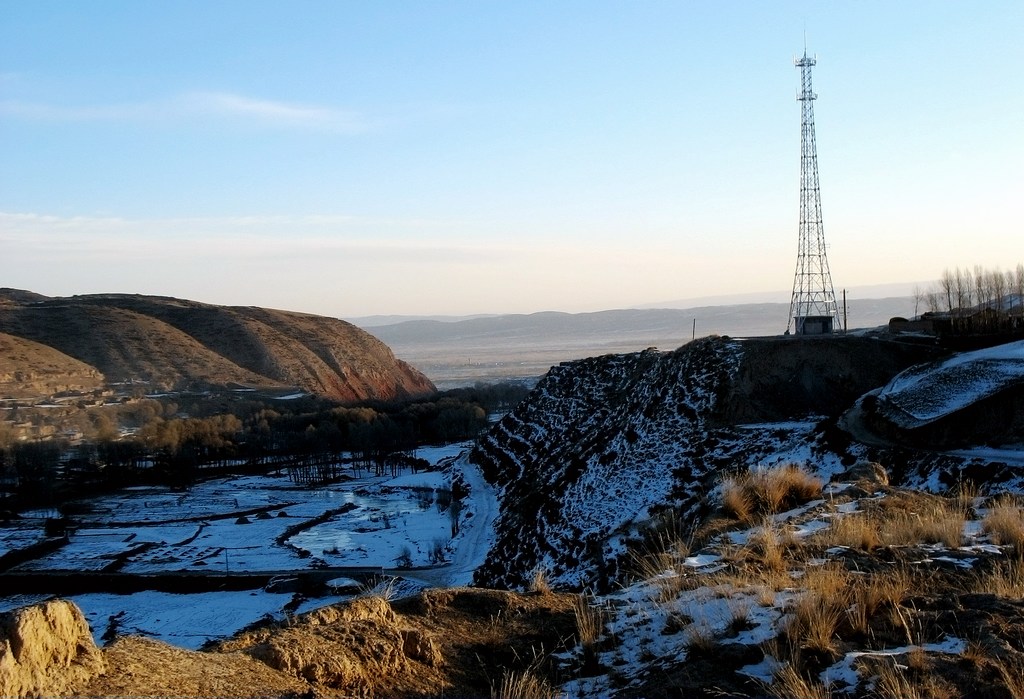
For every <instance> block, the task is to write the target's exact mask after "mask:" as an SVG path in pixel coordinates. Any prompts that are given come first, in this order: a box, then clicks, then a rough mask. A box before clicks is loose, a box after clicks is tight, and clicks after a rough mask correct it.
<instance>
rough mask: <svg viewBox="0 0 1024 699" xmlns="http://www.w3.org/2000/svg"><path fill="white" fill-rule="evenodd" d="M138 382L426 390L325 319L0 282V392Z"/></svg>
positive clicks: (367, 340) (325, 391) (363, 392)
mask: <svg viewBox="0 0 1024 699" xmlns="http://www.w3.org/2000/svg"><path fill="white" fill-rule="evenodd" d="M124 381H133V382H140V383H145V384H149V385H151V386H152V387H153V388H154V389H183V388H200V387H201V388H208V387H227V386H232V385H239V386H246V387H260V388H292V387H294V388H298V389H301V390H303V391H306V392H308V393H312V394H316V395H320V396H325V397H329V398H334V399H336V400H341V401H346V402H350V401H359V400H363V399H367V398H377V399H384V400H387V399H392V398H403V397H409V396H415V395H422V394H426V393H430V392H432V391H433V390H434V386H433V384H432V383H431V382H430V380H429V379H428V378H427V377H426V376H424V375H423V374H422V373H420V372H419V371H417V370H416V369H414V368H412V367H411V366H409V365H408V364H406V363H405V362H403V361H401V360H398V359H396V358H395V356H394V354H392V352H391V350H390V349H389V348H388V347H387V346H386V345H385V344H384V343H383V342H381V341H380V340H378V339H377V338H375V337H373V336H372V335H370V334H369V333H367V332H366V331H364V330H361V329H360V328H357V327H356V326H354V325H352V324H350V323H346V322H345V321H342V320H338V319H336V318H327V317H323V316H315V315H308V314H304V313H293V312H288V311H278V310H271V309H265V308H256V307H252V306H245V307H240V306H230V307H229V306H216V305H211V304H204V303H198V302H195V301H187V300H182V299H175V298H167V297H156V296H138V295H128V294H96V295H83V296H71V297H66V298H47V297H45V296H41V295H39V294H34V293H32V292H27V291H21V290H16V289H0V394H2V395H17V393H18V392H19V391H20V392H25V391H28V392H30V393H31V392H36V393H39V392H42V393H47V392H53V391H55V390H83V389H88V388H91V387H94V386H96V385H97V384H98V383H103V382H105V383H116V382H124Z"/></svg>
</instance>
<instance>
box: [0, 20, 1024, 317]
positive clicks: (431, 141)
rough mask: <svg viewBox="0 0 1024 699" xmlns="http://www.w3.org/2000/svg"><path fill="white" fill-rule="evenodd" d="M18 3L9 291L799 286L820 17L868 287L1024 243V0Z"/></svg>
mask: <svg viewBox="0 0 1024 699" xmlns="http://www.w3.org/2000/svg"><path fill="white" fill-rule="evenodd" d="M0 4H2V10H0V286H11V287H17V288H27V289H31V290H33V291H37V292H40V293H44V294H50V295H70V294H75V293H96V292H126V293H147V294H162V295H170V296H179V297H185V298H192V299H196V300H201V301H209V302H212V303H227V304H243V305H262V306H271V307H278V308H288V309H293V310H301V311H309V312H314V313H324V314H328V315H335V316H340V317H356V316H364V315H371V314H468V313H498V312H531V311H539V310H566V311H590V310H599V309H605V308H621V307H630V306H635V305H642V304H652V303H660V302H668V301H673V300H679V299H695V298H702V297H710V296H715V297H720V296H725V295H742V294H755V293H760V292H765V293H766V294H767V296H766V298H775V299H776V300H780V301H786V300H788V294H789V288H790V286H791V284H792V274H793V269H794V265H795V256H796V243H797V240H796V232H797V217H798V206H797V205H798V191H797V187H798V169H799V119H800V109H799V103H798V102H797V101H796V99H795V97H796V93H797V90H798V86H799V72H798V70H797V69H796V68H795V67H794V66H793V64H792V61H793V58H794V56H796V55H798V54H800V53H801V52H802V51H803V42H804V34H805V31H806V41H807V46H808V50H809V52H810V53H813V54H816V55H817V57H818V64H817V66H816V68H815V72H814V87H815V91H816V92H817V93H818V96H819V99H818V100H817V101H816V102H815V116H816V122H817V145H818V156H819V169H820V173H821V187H822V205H823V216H824V226H825V235H826V238H827V240H828V243H829V246H830V247H829V260H830V263H831V268H832V274H833V278H834V280H835V284H836V287H837V290H838V289H840V288H851V289H858V288H863V287H866V286H869V285H881V284H892V283H907V284H912V283H914V282H922V281H927V280H929V279H934V278H937V277H938V276H939V275H940V274H941V272H942V270H943V269H945V268H947V267H953V266H956V265H967V266H972V267H973V266H974V265H982V266H985V267H996V266H1000V267H1002V268H1004V269H1005V268H1008V267H1013V266H1015V265H1016V264H1017V263H1018V262H1021V261H1022V260H1024V245H1022V244H1021V242H1020V241H1021V239H1022V236H1021V230H1022V226H1021V221H1022V213H1024V204H1022V201H1024V196H1021V192H1024V177H1022V174H1021V171H1022V166H1021V163H1024V136H1022V127H1024V123H1022V121H1024V119H1022V115H1024V89H1022V88H1024V80H1022V77H1021V76H1022V74H1024V42H1021V40H1020V37H1021V36H1022V35H1024V3H1021V2H1019V0H1013V1H1012V2H1010V1H1008V2H985V3H962V2H941V1H940V2H899V3H892V2H870V1H869V2H857V3H814V2H772V3H755V2H738V1H737V2H703V3H697V2H681V1H677V2H625V1H620V2H608V1H601V0H588V1H583V0H580V1H575V2H550V1H549V2H515V3H512V2H481V1H474V2H435V3H428V2H412V1H409V2H397V1H395V2H342V1H340V0H339V1H336V2H313V1H306V2H291V3H283V2H258V1H253V0H245V1H244V2H231V1H222V2H211V1H208V0H203V1H201V2H200V1H196V2H191V1H188V0H177V1H175V2H155V1H153V2H145V1H141V0H136V1H131V2H127V1H126V2H111V1H105V0H93V1H91V2H87V3H86V2H76V1H73V0H67V1H65V2H56V1H47V0H41V1H39V2H21V1H18V2H14V1H12V0H0ZM864 293H868V292H867V291H865V292H864Z"/></svg>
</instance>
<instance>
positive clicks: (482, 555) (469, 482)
mask: <svg viewBox="0 0 1024 699" xmlns="http://www.w3.org/2000/svg"><path fill="white" fill-rule="evenodd" d="M468 457H469V452H468V451H464V452H463V453H462V454H461V455H460V456H459V458H458V459H457V460H456V461H455V463H453V464H452V466H451V468H452V471H453V477H454V474H455V473H461V474H462V478H463V480H464V481H465V483H466V486H467V487H468V488H469V497H468V498H467V502H466V503H465V513H464V514H463V516H462V518H461V522H462V524H461V529H460V531H459V533H458V535H457V536H456V537H455V539H453V540H452V543H453V544H454V546H455V552H454V554H453V555H452V560H451V562H449V563H448V564H446V565H443V566H438V567H437V568H429V569H419V570H394V571H386V572H388V573H393V574H395V575H400V576H401V577H403V578H408V579H410V580H417V581H419V582H423V583H426V584H428V585H431V586H433V587H462V586H466V585H471V584H472V583H473V571H475V570H476V569H477V568H479V567H480V566H481V565H483V562H484V560H485V559H486V558H487V553H488V551H490V549H491V546H492V545H493V544H494V520H495V519H496V518H497V517H498V510H499V508H498V496H497V494H496V493H495V492H494V488H493V487H491V484H490V483H488V482H487V481H486V480H485V479H484V474H483V473H481V472H480V469H479V468H478V467H477V466H476V465H474V464H471V463H470V462H469V458H468ZM471 513H472V514H471Z"/></svg>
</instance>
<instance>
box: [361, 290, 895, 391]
mask: <svg viewBox="0 0 1024 699" xmlns="http://www.w3.org/2000/svg"><path fill="white" fill-rule="evenodd" d="M840 303H841V302H840ZM846 311H847V317H848V321H849V327H850V328H872V327H877V326H880V325H885V324H886V323H888V321H889V319H890V318H892V317H893V316H904V317H907V316H910V315H913V312H914V301H913V298H912V297H909V296H906V297H891V298H882V299H852V298H851V299H848V300H847V305H846ZM788 314H789V304H784V303H746V304H736V305H730V306H701V307H696V308H684V309H677V308H660V309H621V310H611V311H599V312H596V313H559V312H542V313H532V314H529V315H496V316H476V317H468V318H458V317H449V318H438V317H433V318H414V319H406V320H403V321H401V322H395V323H390V324H375V323H376V322H379V320H381V317H379V316H378V317H375V318H371V319H364V320H360V319H355V320H354V322H356V323H357V324H360V323H365V327H367V328H368V329H370V330H371V332H373V334H374V335H376V336H377V337H379V338H380V339H381V340H383V341H384V342H386V343H387V344H388V346H390V347H391V349H392V350H394V352H395V354H396V355H397V356H399V357H402V358H403V359H405V360H406V361H408V362H410V363H412V364H413V365H415V366H417V367H419V368H420V369H421V370H423V371H424V372H425V373H426V374H427V375H428V376H430V377H431V379H432V380H434V381H435V383H438V384H439V385H442V386H446V385H456V384H464V383H467V382H472V381H474V380H484V381H486V380H491V379H494V378H498V377H516V376H519V377H525V376H539V375H540V374H543V373H544V372H545V371H547V369H548V368H549V367H550V366H552V365H553V364H558V363H560V362H563V361H569V360H573V359H580V358H583V357H589V356H595V355H601V354H609V353H618V352H633V351H637V350H642V349H645V348H647V347H659V348H661V349H674V348H676V347H679V346H680V345H682V344H684V343H686V342H689V341H690V340H691V339H693V338H694V337H706V336H708V335H728V336H730V337H759V336H772V335H781V334H782V333H783V332H784V331H785V329H786V322H787V315H788Z"/></svg>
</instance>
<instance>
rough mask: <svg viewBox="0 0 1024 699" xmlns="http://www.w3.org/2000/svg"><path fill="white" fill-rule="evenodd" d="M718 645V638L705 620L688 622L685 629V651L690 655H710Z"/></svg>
mask: <svg viewBox="0 0 1024 699" xmlns="http://www.w3.org/2000/svg"><path fill="white" fill-rule="evenodd" d="M717 645H718V639H717V638H716V637H715V633H714V631H712V630H711V627H710V626H708V624H707V622H703V621H702V622H697V623H693V624H690V627H689V628H688V629H687V630H686V652H687V653H689V654H690V655H697V656H706V655H710V654H711V653H712V652H713V651H714V650H715V647H716V646H717Z"/></svg>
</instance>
